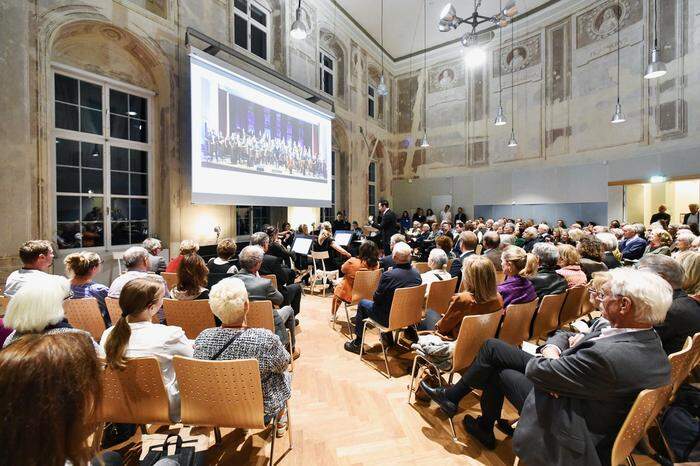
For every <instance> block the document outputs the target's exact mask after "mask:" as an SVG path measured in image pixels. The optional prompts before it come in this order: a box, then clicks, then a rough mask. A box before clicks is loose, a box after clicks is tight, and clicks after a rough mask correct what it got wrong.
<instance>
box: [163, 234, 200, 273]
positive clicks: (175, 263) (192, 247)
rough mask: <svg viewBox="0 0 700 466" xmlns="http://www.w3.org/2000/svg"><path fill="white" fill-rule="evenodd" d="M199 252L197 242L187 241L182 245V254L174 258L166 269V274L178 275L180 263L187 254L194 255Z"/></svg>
mask: <svg viewBox="0 0 700 466" xmlns="http://www.w3.org/2000/svg"><path fill="white" fill-rule="evenodd" d="M197 251H199V244H198V243H197V242H196V241H192V240H189V239H186V240H184V241H182V243H180V253H179V254H178V255H177V257H174V258H173V259H172V260H171V261H170V263H169V264H168V266H167V267H166V268H165V271H166V272H169V273H177V269H178V267H180V262H181V261H182V259H183V258H184V257H185V256H186V255H187V254H193V253H195V252H197Z"/></svg>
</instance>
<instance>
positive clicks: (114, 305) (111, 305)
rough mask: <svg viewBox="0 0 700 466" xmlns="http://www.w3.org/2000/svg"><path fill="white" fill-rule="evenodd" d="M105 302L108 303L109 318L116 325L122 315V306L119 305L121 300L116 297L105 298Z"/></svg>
mask: <svg viewBox="0 0 700 466" xmlns="http://www.w3.org/2000/svg"><path fill="white" fill-rule="evenodd" d="M105 304H106V305H107V313H108V314H109V320H111V321H112V325H116V323H117V321H118V320H119V318H120V317H121V316H122V308H120V307H119V300H118V299H116V298H105Z"/></svg>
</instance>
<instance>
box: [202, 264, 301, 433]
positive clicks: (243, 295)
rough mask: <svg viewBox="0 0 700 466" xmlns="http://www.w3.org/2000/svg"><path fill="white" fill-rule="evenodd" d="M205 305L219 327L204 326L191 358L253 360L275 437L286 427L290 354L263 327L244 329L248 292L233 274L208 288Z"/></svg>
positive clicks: (248, 305)
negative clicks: (258, 373)
mask: <svg viewBox="0 0 700 466" xmlns="http://www.w3.org/2000/svg"><path fill="white" fill-rule="evenodd" d="M209 306H210V307H211V311H212V312H213V313H214V315H215V316H216V317H218V318H219V319H220V320H221V327H215V328H208V329H206V330H204V331H202V333H200V334H199V336H198V337H197V339H196V340H195V342H194V357H195V358H196V359H207V360H219V361H224V360H231V359H257V361H258V365H259V367H260V381H261V383H262V391H263V407H264V410H265V423H269V422H271V421H273V420H275V419H276V421H277V436H278V437H281V436H283V435H284V432H285V431H286V429H287V420H286V403H287V400H288V399H289V397H290V396H291V395H292V389H291V376H290V374H289V372H287V367H288V366H289V362H290V356H289V353H288V352H287V350H285V349H284V346H282V342H281V341H280V339H279V337H277V336H276V335H275V334H274V333H272V332H271V331H269V330H267V329H262V328H248V327H247V326H246V314H247V313H248V309H249V308H250V303H249V302H248V292H247V291H246V287H245V285H244V284H243V282H242V281H241V280H239V279H238V278H235V277H231V278H227V279H225V280H222V281H220V282H219V283H217V284H216V285H214V286H213V287H212V288H211V292H210V293H209Z"/></svg>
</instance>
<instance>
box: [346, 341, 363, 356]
mask: <svg viewBox="0 0 700 466" xmlns="http://www.w3.org/2000/svg"><path fill="white" fill-rule="evenodd" d="M343 348H345V351H350V352H351V353H355V354H360V344H359V343H355V340H352V341H346V342H345V345H344V346H343Z"/></svg>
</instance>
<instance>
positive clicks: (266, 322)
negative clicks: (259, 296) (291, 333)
mask: <svg viewBox="0 0 700 466" xmlns="http://www.w3.org/2000/svg"><path fill="white" fill-rule="evenodd" d="M246 325H247V326H248V327H253V328H266V329H268V330H269V331H271V332H272V333H274V332H275V317H274V315H273V314H272V301H269V300H265V301H251V302H250V309H248V314H246Z"/></svg>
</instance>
